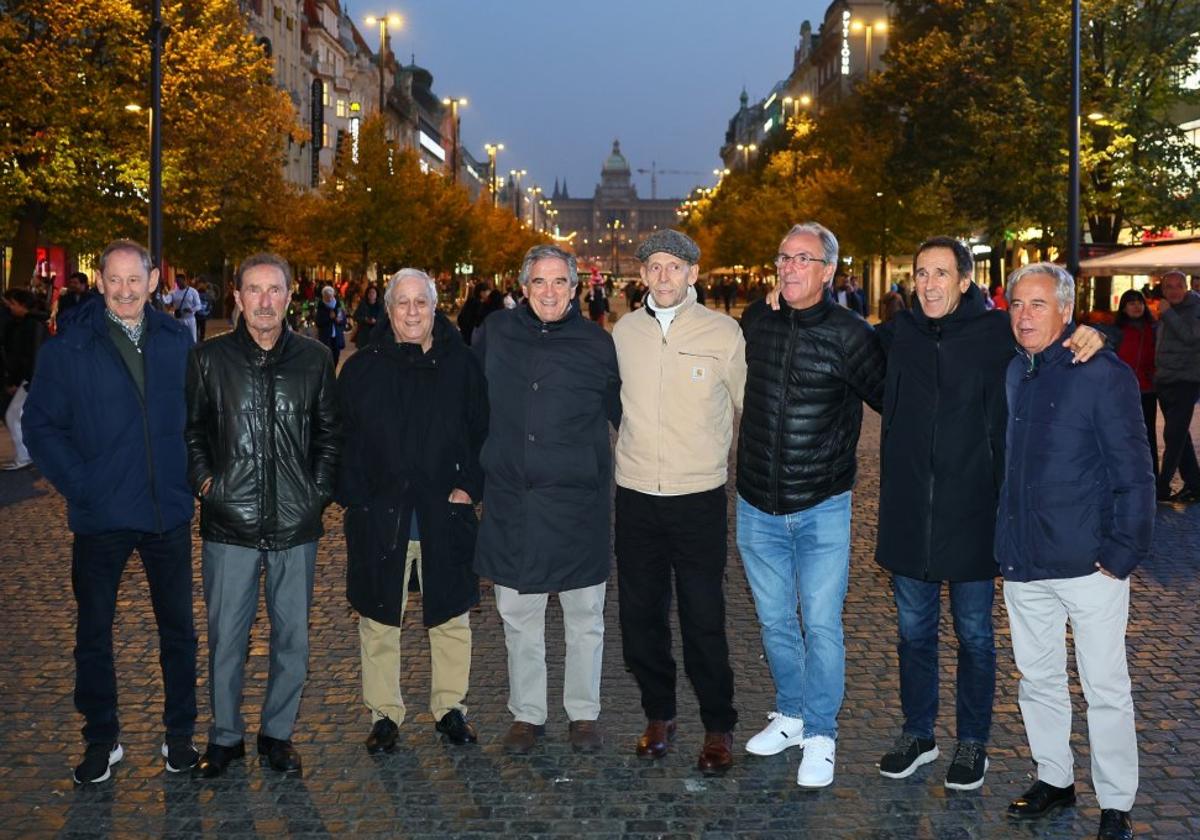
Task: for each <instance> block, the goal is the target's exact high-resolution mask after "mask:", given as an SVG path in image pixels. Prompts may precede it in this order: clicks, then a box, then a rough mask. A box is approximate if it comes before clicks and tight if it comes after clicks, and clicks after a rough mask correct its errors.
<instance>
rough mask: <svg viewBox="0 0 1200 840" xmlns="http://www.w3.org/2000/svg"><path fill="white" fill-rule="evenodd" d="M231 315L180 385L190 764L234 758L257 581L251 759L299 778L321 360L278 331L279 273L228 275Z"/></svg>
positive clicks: (218, 764)
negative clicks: (191, 639)
mask: <svg viewBox="0 0 1200 840" xmlns="http://www.w3.org/2000/svg"><path fill="white" fill-rule="evenodd" d="M236 284H237V285H236V292H235V293H236V295H237V298H238V302H239V304H240V306H241V309H242V313H243V316H242V318H241V320H239V322H238V325H237V327H236V328H235V329H234V330H233V332H230V333H225V334H224V335H220V336H217V337H215V338H214V339H213V340H212V341H206V342H205V343H204V344H202V345H200V346H199V347H197V348H196V350H195V352H194V353H193V354H192V360H191V364H190V365H189V367H188V377H187V410H188V414H187V431H186V437H187V449H188V473H189V478H190V481H191V485H192V488H193V490H194V491H195V493H196V496H197V497H198V498H199V499H200V535H201V537H203V540H204V542H203V551H202V561H203V577H204V602H205V605H206V607H207V609H208V661H209V666H208V667H209V678H208V682H209V704H210V708H211V709H212V716H213V720H212V725H211V726H210V727H209V732H208V746H207V747H206V748H205V751H204V756H203V757H202V758H201V759H200V763H199V765H198V766H197V768H196V770H197V774H198V775H200V776H203V777H204V778H213V777H216V776H220V775H221V774H222V773H224V772H225V770H226V768H227V767H228V765H229V763H230V762H231V761H233V760H234V759H238V758H241V757H242V756H244V755H245V744H244V742H243V740H242V739H243V736H244V734H245V721H244V720H243V719H242V713H241V702H242V693H243V692H242V686H243V682H244V677H245V667H246V654H247V649H248V647H249V640H250V638H249V637H250V626H251V624H252V623H253V621H254V615H255V612H256V610H257V604H258V580H259V577H260V576H261V575H262V574H263V572H264V569H265V573H266V603H267V613H268V615H269V616H270V620H271V641H270V652H269V657H270V671H269V673H270V677H269V679H268V681H267V691H266V697H265V699H264V702H263V708H262V718H261V724H260V729H259V732H258V739H257V747H258V755H259V760H260V762H262V763H264V764H267V765H269V766H270V767H271V768H272V769H274V770H276V771H278V772H281V773H285V774H287V775H295V776H299V775H301V773H302V764H301V760H300V755H299V753H297V751H296V749H295V747H294V746H293V745H292V742H291V738H292V732H293V728H294V726H295V721H296V713H297V711H298V709H299V707H300V695H301V692H302V691H303V689H304V681H305V676H306V674H307V669H308V615H309V608H310V606H311V604H312V590H313V573H314V568H315V562H316V557H317V541H318V540H319V539H320V538H321V536H322V534H323V533H324V527H323V525H322V522H321V515H322V513H323V511H324V509H325V506H326V505H327V504H328V503H329V501H330V499H331V498H332V497H333V490H334V480H335V478H336V470H337V460H338V451H339V448H340V445H341V431H340V426H339V423H338V413H337V397H336V394H335V390H334V376H333V363H332V358H331V357H330V355H329V353H328V351H327V350H326V349H325V348H324V347H322V346H321V344H320V343H318V342H316V341H313V340H311V339H308V338H304V337H303V336H300V335H297V334H296V333H295V332H293V331H292V330H291V329H290V328H289V327H288V326H287V325H286V323H285V316H286V314H287V307H288V301H289V294H288V289H289V287H290V285H291V271H290V269H289V268H288V264H287V262H285V261H284V260H283V259H282V258H280V257H278V256H276V255H274V254H256V255H254V256H252V257H249V258H247V259H246V260H245V261H244V262H243V263H242V264H241V266H240V267H239V268H238V272H237V280H236Z"/></svg>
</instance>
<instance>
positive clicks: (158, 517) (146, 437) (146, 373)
mask: <svg viewBox="0 0 1200 840" xmlns="http://www.w3.org/2000/svg"><path fill="white" fill-rule="evenodd" d="M108 345H112V340H111V339H110V340H109V342H108ZM106 346H107V345H106ZM149 346H150V323H149V320H147V322H146V347H147V348H148V347H149ZM110 354H114V355H116V357H117V362H118V367H120V368H121V370H123V371H125V375H126V376H127V377H129V384H130V385H132V386H133V393H134V394H136V395H137V398H138V405H140V406H141V407H142V440H143V442H144V443H145V444H146V477H147V479H148V480H149V484H150V501H151V502H152V503H153V504H154V521H155V522H157V523H158V533H160V534H161V533H162V532H163V518H162V507H161V506H160V505H159V503H158V489H157V488H156V487H155V484H154V452H153V451H152V450H151V448H150V418H149V417H147V416H146V397H145V395H144V394H143V393H142V392H141V391H139V390H138V386H137V380H135V379H134V378H133V374H132V373H130V372H129V366H128V365H127V364H125V359H124V358H122V356H121V352H120V351H119V350H117V348H116V347H115V346H113V347H111V348H110ZM138 354H139V355H140V356H141V357H142V387H144V388H148V387H149V386H150V383H149V377H150V368H151V367H152V365H148V364H146V354H145V351H144V350H139V351H138Z"/></svg>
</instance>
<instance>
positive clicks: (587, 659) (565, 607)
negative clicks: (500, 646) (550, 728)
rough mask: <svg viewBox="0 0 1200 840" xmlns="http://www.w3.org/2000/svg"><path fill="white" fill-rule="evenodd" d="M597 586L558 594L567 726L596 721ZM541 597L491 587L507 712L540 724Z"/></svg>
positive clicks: (600, 599) (600, 634) (600, 604)
mask: <svg viewBox="0 0 1200 840" xmlns="http://www.w3.org/2000/svg"><path fill="white" fill-rule="evenodd" d="M604 587H605V585H604V584H603V583H598V584H596V585H595V586H586V587H584V588H582V589H572V590H569V591H567V592H560V593H558V602H559V604H561V605H562V612H563V635H564V637H565V639H564V640H565V641H566V644H567V655H566V664H565V667H564V672H563V707H564V708H565V709H566V710H567V718H568V719H570V720H595V719H596V718H598V717H599V716H600V664H601V661H602V658H603V655H604ZM549 600H550V596H549V595H548V594H546V593H536V594H532V593H531V594H524V595H523V594H521V593H520V592H518V591H517V590H515V589H509V588H508V587H507V586H501V585H500V584H496V609H497V610H498V611H499V612H500V618H501V620H502V621H503V622H504V644H505V647H507V648H508V696H509V699H508V710H509V711H510V712H512V716H513V719H514V720H518V721H524V722H525V723H532V724H534V725H537V726H541V725H542V724H544V723H545V722H546V714H547V709H546V604H547V603H548V602H549Z"/></svg>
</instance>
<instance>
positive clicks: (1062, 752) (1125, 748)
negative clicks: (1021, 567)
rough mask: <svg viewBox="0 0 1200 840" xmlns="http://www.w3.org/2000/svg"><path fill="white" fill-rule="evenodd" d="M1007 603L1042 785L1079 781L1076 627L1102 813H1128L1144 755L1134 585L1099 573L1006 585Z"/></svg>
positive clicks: (1023, 712) (1024, 713) (1021, 696)
mask: <svg viewBox="0 0 1200 840" xmlns="http://www.w3.org/2000/svg"><path fill="white" fill-rule="evenodd" d="M1004 603H1005V606H1006V607H1007V609H1008V620H1009V624H1010V626H1011V628H1012V641H1013V654H1014V656H1015V658H1016V662H1017V668H1019V669H1020V671H1021V683H1020V688H1019V692H1018V699H1019V702H1020V706H1021V717H1022V718H1023V719H1024V721H1025V733H1026V735H1027V737H1028V738H1029V749H1030V752H1031V753H1032V754H1033V760H1034V761H1035V762H1036V763H1037V772H1038V779H1039V780H1041V781H1043V782H1046V783H1047V784H1051V785H1054V786H1055V787H1066V786H1068V785H1070V784H1073V783H1074V781H1075V773H1074V762H1075V760H1074V756H1073V755H1072V753H1071V695H1070V692H1069V691H1068V689H1067V636H1066V624H1067V622H1068V621H1070V622H1071V633H1072V635H1073V637H1074V642H1075V664H1076V666H1077V667H1078V670H1079V681H1080V683H1081V684H1082V686H1083V696H1084V698H1085V699H1086V700H1087V725H1088V744H1089V746H1090V748H1091V753H1092V787H1093V788H1095V791H1096V798H1097V799H1098V800H1099V801H1100V807H1101V808H1117V809H1119V810H1122V811H1128V810H1130V809H1131V808H1132V807H1133V800H1134V798H1135V797H1136V796H1137V787H1138V749H1137V734H1136V732H1135V731H1134V723H1133V696H1132V694H1131V691H1130V684H1129V667H1128V664H1127V662H1126V658H1125V626H1126V624H1127V623H1128V620H1129V580H1128V579H1126V580H1116V579H1114V578H1110V577H1108V576H1106V575H1103V574H1101V573H1100V572H1096V573H1094V574H1091V575H1087V576H1086V577H1078V578H1059V579H1054V580H1039V581H1031V582H1028V583H1017V582H1011V581H1006V582H1005V584H1004Z"/></svg>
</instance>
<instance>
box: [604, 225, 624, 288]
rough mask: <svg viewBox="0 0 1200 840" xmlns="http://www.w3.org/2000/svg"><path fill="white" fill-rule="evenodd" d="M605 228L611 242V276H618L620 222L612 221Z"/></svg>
mask: <svg viewBox="0 0 1200 840" xmlns="http://www.w3.org/2000/svg"><path fill="white" fill-rule="evenodd" d="M605 227H607V228H608V238H609V240H610V241H611V242H612V276H613V277H614V278H615V277H618V276H620V269H621V258H620V256H619V254H618V249H619V248H620V247H621V240H620V235H621V220H620V219H613V220H612V221H611V222H609V223H608V224H607V225H605Z"/></svg>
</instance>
